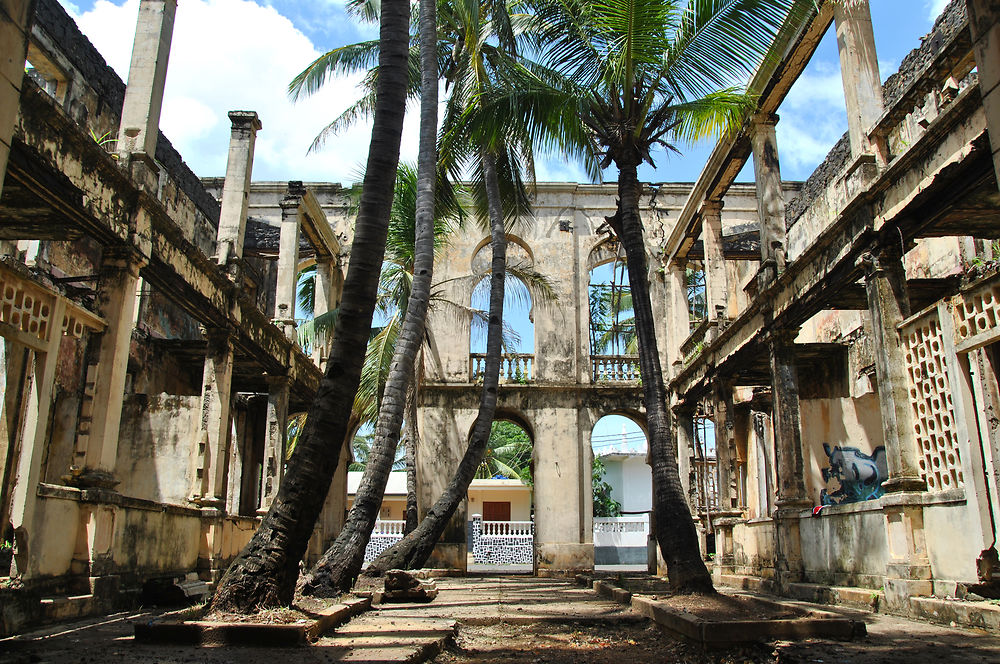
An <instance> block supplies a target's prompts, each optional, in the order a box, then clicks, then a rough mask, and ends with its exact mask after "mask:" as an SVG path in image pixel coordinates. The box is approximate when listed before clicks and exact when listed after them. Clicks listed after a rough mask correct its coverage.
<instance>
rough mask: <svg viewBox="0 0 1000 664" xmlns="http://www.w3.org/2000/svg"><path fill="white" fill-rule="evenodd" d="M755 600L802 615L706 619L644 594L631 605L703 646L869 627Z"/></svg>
mask: <svg viewBox="0 0 1000 664" xmlns="http://www.w3.org/2000/svg"><path fill="white" fill-rule="evenodd" d="M755 600H756V601H759V602H763V603H766V604H770V605H773V606H776V607H781V608H782V609H788V610H790V611H795V612H797V613H800V616H799V617H796V618H787V619H777V620H728V621H722V620H715V621H710V620H704V619H702V618H699V617H697V616H696V615H695V614H693V613H690V612H687V611H681V610H678V609H674V608H672V607H669V606H666V605H665V604H664V603H662V602H658V601H656V600H655V599H652V598H649V597H643V596H641V595H637V596H634V597H633V598H632V608H633V609H635V610H636V611H638V612H639V613H641V614H642V615H644V616H646V617H647V618H649V619H650V620H652V621H653V622H655V623H656V624H657V625H659V626H660V627H661V628H662V629H664V630H665V631H666V632H668V633H670V634H671V635H673V636H676V637H680V638H683V639H685V640H687V641H691V642H694V643H697V644H699V645H700V646H702V648H705V649H706V650H707V649H716V648H731V647H734V646H738V645H742V644H748V643H753V642H756V641H776V640H786V641H795V640H801V639H812V638H826V639H837V640H849V639H853V638H857V637H863V636H865V635H866V633H867V631H866V628H865V624H864V623H863V622H861V621H860V620H851V619H849V618H843V617H841V616H839V615H837V614H835V613H830V612H827V611H815V610H804V609H803V608H802V607H799V606H795V605H793V604H789V603H786V602H780V601H773V600H764V599H761V598H755Z"/></svg>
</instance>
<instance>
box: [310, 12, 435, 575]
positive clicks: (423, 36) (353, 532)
mask: <svg viewBox="0 0 1000 664" xmlns="http://www.w3.org/2000/svg"><path fill="white" fill-rule="evenodd" d="M435 1H436V0H421V2H420V63H421V66H420V68H421V92H420V147H419V155H418V157H417V202H416V208H417V209H416V228H415V231H416V232H415V242H414V256H413V284H412V287H411V291H410V297H409V299H408V301H407V305H406V314H405V316H404V317H403V325H402V328H401V329H400V332H399V338H398V340H397V342H396V348H395V350H394V351H393V357H392V366H391V368H390V369H389V376H388V378H387V379H386V383H385V390H384V392H383V396H382V403H381V406H380V407H379V414H378V422H377V424H376V426H375V441H374V443H373V444H372V448H371V451H370V453H369V455H368V464H367V465H366V466H365V472H364V475H363V476H362V478H361V485H360V486H359V487H358V490H357V493H356V494H355V498H354V505H353V507H352V508H351V511H350V514H348V517H347V523H346V524H344V529H343V530H341V532H340V535H339V536H338V537H337V539H336V540H335V541H334V543H333V544H332V545H331V546H330V548H329V549H327V550H326V552H325V553H324V554H323V556H322V557H321V558H320V560H319V562H318V563H317V564H316V566H315V567H314V568H313V569H312V571H311V572H310V573H309V575H308V578H307V579H306V582H305V585H304V587H303V593H304V594H317V595H331V594H336V593H339V592H342V591H347V590H350V588H351V586H353V585H354V580H355V579H356V578H357V576H358V573H359V572H360V571H361V566H362V564H364V557H365V548H366V547H367V546H368V541H369V540H370V538H371V534H372V528H374V526H375V521H376V519H377V518H378V514H379V510H380V509H381V507H382V497H383V496H384V495H385V485H386V482H388V480H389V473H390V472H391V471H392V464H393V461H394V460H395V457H396V447H397V446H398V445H399V432H400V429H401V428H402V425H403V413H404V410H405V407H406V402H407V392H408V391H409V390H410V380H411V378H412V377H413V375H414V370H413V369H414V361H415V358H416V357H417V355H418V354H419V351H420V346H421V344H422V343H423V339H424V324H425V322H426V319H427V305H428V302H429V301H430V295H431V278H432V275H433V271H434V186H435V179H436V168H437V106H438V94H437V92H438V80H437V61H436V48H435V47H436V40H437V24H436V17H435Z"/></svg>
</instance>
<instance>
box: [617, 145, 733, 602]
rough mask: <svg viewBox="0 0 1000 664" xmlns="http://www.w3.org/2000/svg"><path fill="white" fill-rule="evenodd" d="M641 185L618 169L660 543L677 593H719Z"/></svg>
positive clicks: (631, 170) (628, 168)
mask: <svg viewBox="0 0 1000 664" xmlns="http://www.w3.org/2000/svg"><path fill="white" fill-rule="evenodd" d="M640 192H641V185H640V184H639V181H638V177H637V173H636V164H631V165H628V164H626V165H621V164H619V176H618V198H619V205H618V213H619V219H618V228H615V231H616V232H617V233H618V236H619V238H620V239H621V242H622V246H623V247H624V248H625V256H626V259H627V261H628V263H627V265H628V280H629V287H630V288H631V291H632V308H633V311H634V313H635V328H636V333H637V335H638V338H639V368H640V371H641V372H642V396H643V405H644V406H645V407H646V422H647V427H648V433H649V452H650V465H651V466H652V474H653V514H654V522H655V526H654V527H655V530H656V533H655V534H656V541H657V542H658V543H659V545H660V551H662V552H663V559H664V560H665V561H666V563H667V574H668V577H669V580H670V586H671V588H672V589H673V590H674V591H675V592H696V593H712V592H715V591H714V589H713V586H712V577H711V575H709V573H708V569H707V568H706V567H705V563H704V561H703V560H702V558H701V552H700V550H699V548H698V534H697V532H696V531H695V527H694V521H693V520H692V518H691V510H690V508H689V507H688V504H687V501H686V500H685V499H684V489H683V486H682V484H681V478H680V473H679V471H678V468H677V441H676V440H675V439H674V436H673V432H672V430H671V426H670V411H669V409H668V407H667V393H666V389H665V388H664V385H663V371H662V369H661V367H660V356H659V353H658V351H657V345H656V329H655V327H654V322H653V308H652V304H651V302H650V298H649V281H648V276H647V274H648V266H647V262H646V244H645V242H644V241H643V237H642V221H641V220H640V218H639V194H640Z"/></svg>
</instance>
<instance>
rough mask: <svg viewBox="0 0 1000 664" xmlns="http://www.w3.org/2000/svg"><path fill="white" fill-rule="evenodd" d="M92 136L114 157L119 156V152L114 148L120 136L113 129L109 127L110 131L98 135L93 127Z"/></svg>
mask: <svg viewBox="0 0 1000 664" xmlns="http://www.w3.org/2000/svg"><path fill="white" fill-rule="evenodd" d="M90 137H91V138H92V139H94V142H95V143H97V144H98V145H99V146H101V147H102V148H104V150H105V151H106V152H108V154H110V155H111V157H112V158H113V159H117V158H118V154H117V153H116V152H114V149H115V147H116V146H117V144H118V136H117V134H116V133H115V132H114V131H113V130H110V129H109V130H108V131H106V132H104V133H103V134H101V135H100V136H98V135H97V134H96V133H95V132H94V130H93V129H91V130H90Z"/></svg>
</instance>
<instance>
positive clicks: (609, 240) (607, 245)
mask: <svg viewBox="0 0 1000 664" xmlns="http://www.w3.org/2000/svg"><path fill="white" fill-rule="evenodd" d="M619 247H620V244H619V242H618V240H617V239H616V238H613V237H606V238H604V239H603V240H601V241H600V242H597V243H596V244H595V245H594V246H593V247H591V248H590V254H588V255H587V271H588V272H590V271H592V270H593V269H594V268H596V267H600V266H602V265H604V264H606V263H610V262H612V261H622V262H624V261H625V254H624V252H621V251H620V250H619Z"/></svg>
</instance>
